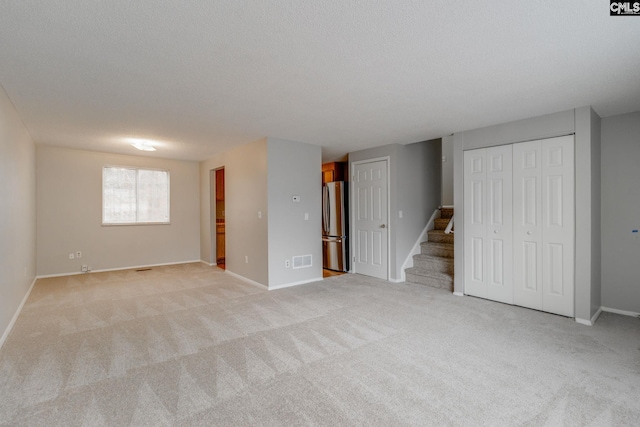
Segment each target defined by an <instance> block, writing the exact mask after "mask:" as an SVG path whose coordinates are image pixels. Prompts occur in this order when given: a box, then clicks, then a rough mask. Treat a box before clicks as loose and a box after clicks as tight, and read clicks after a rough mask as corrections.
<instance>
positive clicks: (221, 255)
mask: <svg viewBox="0 0 640 427" xmlns="http://www.w3.org/2000/svg"><path fill="white" fill-rule="evenodd" d="M224 187H225V186H224V168H220V169H215V170H212V171H211V190H212V193H213V194H212V195H211V200H212V202H213V203H212V205H213V206H212V209H211V213H212V215H211V219H212V221H211V231H212V234H214V235H213V236H211V242H212V243H213V244H212V246H213V247H212V248H211V254H212V258H213V259H214V260H215V264H216V265H217V266H218V268H221V269H223V270H224V269H225V268H226V256H225V241H226V227H225V206H224V201H225V194H224V193H225V191H224V190H225V188H224ZM212 261H213V260H212Z"/></svg>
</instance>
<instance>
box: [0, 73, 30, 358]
mask: <svg viewBox="0 0 640 427" xmlns="http://www.w3.org/2000/svg"><path fill="white" fill-rule="evenodd" d="M35 276H36V150H35V145H34V143H33V141H32V139H31V136H30V135H29V133H28V131H27V130H26V128H25V127H24V125H23V123H22V119H20V116H18V113H17V111H16V110H15V108H14V107H13V104H12V103H11V101H10V100H9V98H8V96H7V95H6V93H5V91H4V88H2V86H0V346H1V345H2V343H3V342H4V339H5V338H6V334H7V333H8V332H9V331H8V327H9V325H10V323H11V320H12V319H13V317H14V315H15V314H16V312H17V310H18V308H19V307H20V304H21V302H22V300H23V299H24V297H25V296H26V294H27V292H28V291H29V287H30V285H31V283H33V280H34V278H35Z"/></svg>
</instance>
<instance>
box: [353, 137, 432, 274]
mask: <svg viewBox="0 0 640 427" xmlns="http://www.w3.org/2000/svg"><path fill="white" fill-rule="evenodd" d="M441 153H442V151H441V140H440V139H436V140H431V141H423V142H417V143H414V144H408V145H399V144H390V145H385V146H382V147H376V148H371V149H368V150H361V151H356V152H353V153H349V162H350V164H351V163H352V162H357V161H362V160H372V159H376V158H380V157H387V156H388V157H389V185H390V189H389V190H390V191H389V193H390V200H389V210H390V218H389V247H390V262H391V263H390V265H389V278H390V280H392V281H399V280H403V278H404V271H402V265H403V264H404V262H405V260H406V258H407V257H408V256H409V255H410V253H411V250H412V249H413V246H414V245H415V243H416V240H417V239H418V237H419V236H420V234H421V233H422V231H423V230H424V228H425V227H426V225H427V223H428V221H429V218H430V217H431V215H432V214H433V211H434V210H435V209H437V208H438V206H439V204H440V200H441V166H442V160H441V158H442V157H441ZM350 167H351V168H353V166H352V165H351V166H350ZM399 211H402V213H403V217H402V218H400V217H399ZM352 231H353V230H352ZM352 241H353V239H352Z"/></svg>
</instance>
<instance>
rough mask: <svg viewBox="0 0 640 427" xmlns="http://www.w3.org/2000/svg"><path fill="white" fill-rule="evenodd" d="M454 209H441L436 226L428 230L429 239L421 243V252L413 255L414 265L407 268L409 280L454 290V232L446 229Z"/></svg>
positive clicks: (407, 278)
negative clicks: (446, 232) (448, 232)
mask: <svg viewBox="0 0 640 427" xmlns="http://www.w3.org/2000/svg"><path fill="white" fill-rule="evenodd" d="M452 216H453V209H450V208H442V209H440V218H436V219H435V228H434V229H433V230H430V231H428V232H427V233H428V241H426V242H422V243H421V244H420V254H418V255H414V256H413V267H412V268H407V269H406V270H405V274H406V280H407V282H412V283H419V284H421V285H427V286H433V287H434V288H441V289H447V290H449V291H451V292H453V233H450V234H445V232H444V230H445V229H446V228H447V224H449V220H450V219H451V217H452Z"/></svg>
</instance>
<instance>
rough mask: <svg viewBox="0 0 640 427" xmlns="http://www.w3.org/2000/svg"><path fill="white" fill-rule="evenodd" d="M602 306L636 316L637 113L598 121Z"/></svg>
mask: <svg viewBox="0 0 640 427" xmlns="http://www.w3.org/2000/svg"><path fill="white" fill-rule="evenodd" d="M602 146H603V147H604V149H603V150H602V305H603V306H604V307H607V308H613V309H617V310H623V311H630V312H633V313H640V273H639V270H638V260H640V235H639V234H640V232H638V233H632V230H640V215H638V213H639V212H640V167H638V162H639V161H640V112H636V113H630V114H622V115H618V116H612V117H606V118H604V119H602Z"/></svg>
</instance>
